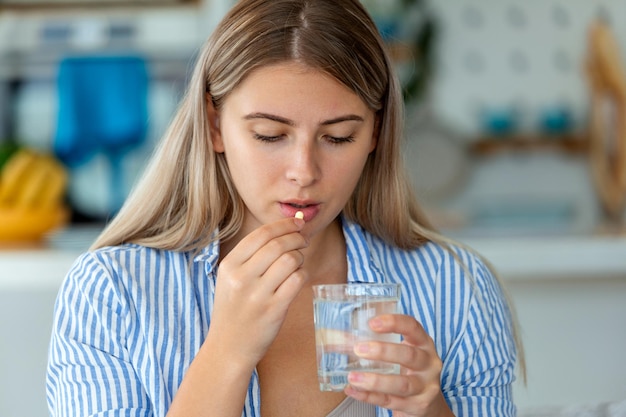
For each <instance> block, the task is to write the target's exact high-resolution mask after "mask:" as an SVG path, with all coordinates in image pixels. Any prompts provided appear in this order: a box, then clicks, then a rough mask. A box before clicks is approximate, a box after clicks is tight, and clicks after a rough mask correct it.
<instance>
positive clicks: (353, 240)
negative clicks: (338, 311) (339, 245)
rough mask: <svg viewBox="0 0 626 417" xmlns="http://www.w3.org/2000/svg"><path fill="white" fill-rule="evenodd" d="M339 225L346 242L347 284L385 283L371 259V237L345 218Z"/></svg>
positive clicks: (376, 265)
mask: <svg viewBox="0 0 626 417" xmlns="http://www.w3.org/2000/svg"><path fill="white" fill-rule="evenodd" d="M341 224H342V227H343V235H344V238H345V240H346V257H347V261H348V282H349V283H352V282H381V283H382V282H385V281H386V279H385V275H384V274H383V273H382V271H381V270H380V268H379V266H378V264H377V262H376V261H375V260H374V258H373V257H372V252H371V245H372V243H373V239H372V236H371V235H370V234H369V233H367V232H366V231H365V230H364V229H363V228H362V227H361V226H360V225H359V224H357V223H354V222H352V221H349V220H348V219H346V218H345V216H342V217H341Z"/></svg>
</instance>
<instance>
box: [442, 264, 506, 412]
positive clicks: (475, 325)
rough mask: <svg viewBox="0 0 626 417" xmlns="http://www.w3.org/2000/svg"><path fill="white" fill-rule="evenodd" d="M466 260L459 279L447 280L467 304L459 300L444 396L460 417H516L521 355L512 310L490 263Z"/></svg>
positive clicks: (456, 276)
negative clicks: (514, 386)
mask: <svg viewBox="0 0 626 417" xmlns="http://www.w3.org/2000/svg"><path fill="white" fill-rule="evenodd" d="M461 257H462V259H461V260H462V261H463V264H465V267H463V266H462V265H459V264H458V263H456V266H455V267H454V268H451V269H454V270H455V273H454V274H452V275H453V276H452V277H448V278H447V279H445V278H444V281H448V282H450V280H453V281H454V284H450V285H454V286H455V287H456V288H458V289H459V292H465V293H466V294H467V298H466V299H465V300H463V297H457V298H456V301H457V302H460V306H459V307H461V310H459V311H457V313H458V315H459V316H460V317H462V319H461V320H460V322H458V321H457V322H455V326H459V327H457V329H459V331H458V333H456V337H455V338H454V342H453V343H452V344H451V345H450V346H449V350H448V351H447V353H446V356H445V358H442V359H443V364H444V365H443V371H442V377H441V379H442V391H443V394H444V396H445V398H446V401H447V402H448V405H449V406H450V408H451V409H452V411H453V412H454V413H455V415H456V416H457V417H461V416H472V417H474V416H498V417H506V416H514V415H515V414H516V407H515V404H514V402H513V398H512V397H513V396H512V383H513V381H514V380H515V363H516V356H517V352H516V347H515V341H514V336H513V334H514V332H513V321H512V316H511V310H510V306H509V305H508V303H507V298H506V297H505V295H504V292H503V290H502V287H501V284H500V282H499V281H498V280H497V279H496V278H495V277H494V275H493V274H492V272H491V270H490V269H489V268H488V267H487V266H486V265H485V263H484V262H483V261H482V260H481V259H480V258H478V257H476V256H474V255H471V254H469V253H465V252H462V253H461ZM468 274H469V275H468ZM461 287H464V291H461V290H460V288H461ZM450 301H451V300H450Z"/></svg>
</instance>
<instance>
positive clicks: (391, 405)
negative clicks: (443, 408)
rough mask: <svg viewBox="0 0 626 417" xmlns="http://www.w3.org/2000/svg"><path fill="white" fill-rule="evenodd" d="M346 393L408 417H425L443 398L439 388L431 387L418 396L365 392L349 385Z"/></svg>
mask: <svg viewBox="0 0 626 417" xmlns="http://www.w3.org/2000/svg"><path fill="white" fill-rule="evenodd" d="M344 392H345V394H346V395H349V396H350V397H352V398H354V399H356V400H358V401H362V402H366V403H369V404H373V405H376V406H379V407H383V408H386V409H389V410H394V412H401V413H405V414H407V415H425V413H426V412H427V411H428V409H429V408H430V409H432V407H433V405H436V401H437V398H438V397H440V396H441V389H440V388H439V387H438V386H429V387H427V388H425V389H424V390H422V392H421V393H420V394H418V395H416V396H397V395H393V394H388V393H383V392H376V391H365V390H361V389H359V388H356V387H355V386H352V385H349V386H348V387H347V388H346V389H345V390H344ZM394 415H395V414H394Z"/></svg>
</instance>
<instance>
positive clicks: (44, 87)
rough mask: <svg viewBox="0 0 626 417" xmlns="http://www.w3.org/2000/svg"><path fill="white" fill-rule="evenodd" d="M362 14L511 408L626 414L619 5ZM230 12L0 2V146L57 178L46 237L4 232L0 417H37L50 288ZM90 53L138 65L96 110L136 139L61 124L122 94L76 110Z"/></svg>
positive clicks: (419, 1) (497, 1) (394, 5)
mask: <svg viewBox="0 0 626 417" xmlns="http://www.w3.org/2000/svg"><path fill="white" fill-rule="evenodd" d="M363 3H364V4H365V5H366V6H367V7H368V9H369V10H370V11H371V13H372V14H373V16H374V17H375V19H376V21H377V24H378V26H379V28H380V30H381V33H382V34H383V36H384V37H385V39H386V40H387V41H388V43H389V46H390V48H391V50H392V52H393V56H394V59H395V62H396V64H397V70H398V72H399V74H400V76H401V79H402V82H403V85H404V87H405V96H406V102H407V122H406V124H407V130H406V133H407V135H406V136H407V143H406V157H407V165H408V167H409V169H410V172H411V177H412V179H413V181H414V184H415V189H416V192H417V194H418V196H419V197H420V198H421V200H422V202H423V204H424V206H425V208H426V210H427V212H428V214H429V215H430V217H431V219H432V220H433V222H434V223H435V224H436V225H437V227H439V228H440V229H441V230H442V231H443V232H445V233H446V234H447V235H450V236H452V237H454V238H456V239H459V240H461V241H463V242H465V243H468V244H469V245H471V246H473V247H474V248H476V249H477V250H479V251H480V252H481V253H482V254H483V255H485V256H486V257H487V258H488V259H489V260H490V261H491V262H492V263H493V264H494V266H495V268H496V269H497V270H498V272H499V273H500V275H501V276H502V279H503V281H504V282H505V284H506V285H507V288H508V290H509V292H510V293H511V296H512V298H513V301H514V303H515V305H516V307H517V310H518V315H519V321H520V325H521V334H522V338H523V340H524V342H525V345H526V357H527V367H528V383H527V384H526V385H524V384H523V382H522V381H521V380H520V381H518V382H516V385H515V396H516V400H517V402H518V405H519V408H520V415H529V416H530V415H546V416H547V415H574V414H573V413H576V412H581V410H583V411H585V412H589V413H590V414H587V415H597V416H600V415H603V416H604V415H621V416H626V360H625V359H624V352H626V326H625V325H624V323H625V322H626V302H625V301H626V234H624V226H623V219H624V217H625V213H624V199H625V198H626V191H625V190H624V186H625V184H624V183H626V174H623V171H624V170H626V160H625V159H624V158H626V156H625V155H626V151H625V150H624V149H625V148H626V130H621V134H620V133H619V132H620V130H619V126H622V129H625V128H624V126H626V110H625V108H624V107H623V106H624V103H625V102H626V96H624V95H623V94H625V93H626V92H625V91H624V89H623V87H624V86H626V80H624V78H623V77H624V76H625V73H624V72H623V68H624V67H626V25H624V24H623V22H624V17H625V16H626V0H596V1H588V0H530V1H521V0H481V1H471V0H437V1H435V0H430V1H427V0H367V1H365V0H364V1H363ZM231 4H232V1H231V0H126V1H122V0H65V1H55V0H37V1H35V0H33V1H30V0H0V146H1V145H3V144H4V145H7V144H11V145H12V146H14V145H17V146H19V147H27V148H29V149H33V150H36V151H38V152H42V153H52V154H55V155H56V157H57V158H58V159H59V160H60V161H61V162H62V163H63V166H64V169H65V170H66V171H67V173H68V185H67V193H66V198H65V199H64V205H67V207H68V212H67V216H66V217H65V218H64V221H63V225H62V226H61V227H58V228H56V229H55V230H52V231H50V232H49V233H46V234H44V235H42V236H41V237H40V238H39V239H22V240H20V239H13V240H10V239H5V241H1V239H0V416H2V417H18V416H19V417H34V416H42V415H46V406H45V392H44V372H45V363H46V351H47V343H48V338H49V333H50V324H51V320H52V308H53V304H54V298H55V295H56V291H57V289H58V286H59V284H60V282H61V280H62V279H63V276H64V274H65V272H66V271H67V269H68V268H69V267H70V265H71V263H72V262H73V260H74V259H75V258H76V256H77V255H78V254H79V253H80V252H81V251H83V250H85V249H86V248H87V247H88V246H89V243H90V242H91V240H92V239H93V238H94V237H95V235H96V234H97V232H98V231H99V230H100V229H101V228H102V226H103V224H104V223H105V222H106V221H107V219H108V218H110V216H111V215H112V214H113V213H114V212H115V209H116V208H117V207H118V205H119V199H120V198H122V199H123V197H124V196H125V195H126V193H127V192H128V190H129V189H130V188H131V187H132V184H133V183H134V181H135V180H136V179H137V176H138V175H139V173H140V172H141V170H142V169H143V167H144V166H145V162H146V160H147V158H148V157H149V155H150V154H151V152H152V150H153V148H154V145H155V143H156V142H157V141H158V139H159V137H160V135H161V134H162V133H163V131H164V129H165V128H166V126H167V124H168V122H169V120H170V118H171V116H172V114H173V112H174V111H175V109H176V106H177V103H178V100H179V99H180V97H181V94H182V93H183V89H184V87H185V84H186V81H187V79H188V77H189V75H190V70H191V68H192V66H193V62H194V57H195V54H196V51H197V50H198V48H199V46H200V45H201V44H202V42H203V41H204V40H205V38H206V37H207V36H208V35H209V34H210V32H211V31H212V29H213V27H214V26H215V24H216V23H217V21H219V19H220V18H221V17H222V15H223V14H224V13H225V11H226V10H227V9H228V8H229V7H230V5H231ZM599 22H602V23H599ZM593 25H601V28H602V30H604V32H602V31H601V32H602V33H601V35H602V36H600V35H598V37H597V38H596V37H594V36H592V35H591V33H592V30H591V28H592V27H594V26H593ZM607 33H609V34H610V35H611V36H612V38H608V40H607ZM94 58H97V59H102V58H105V59H108V60H109V61H107V62H111V61H115V60H118V59H120V60H123V59H130V60H132V61H133V62H134V64H138V65H136V66H135V67H133V68H134V70H130V69H128V68H129V67H124V68H125V69H121V70H120V68H122V67H117V69H116V70H111V71H103V74H108V75H107V76H108V77H111V74H117V75H115V76H117V77H121V79H127V80H128V79H132V80H135V81H134V82H133V83H131V84H130V85H129V86H127V88H126V89H125V92H126V93H127V94H130V95H127V96H124V97H126V98H125V99H124V101H123V104H122V105H119V104H117V105H111V108H109V109H108V110H106V111H104V113H105V114H108V115H109V116H110V117H111V120H119V119H120V118H123V117H125V116H127V118H128V119H129V120H130V121H129V122H128V123H132V121H133V120H134V121H135V122H136V121H137V120H140V121H143V122H144V123H140V125H141V126H140V128H139V129H135V130H132V129H131V131H132V132H133V133H132V134H130V133H129V134H127V135H126V136H124V135H120V136H119V137H116V136H115V135H114V134H109V136H106V135H103V136H102V138H101V139H99V141H93V140H92V141H89V140H85V141H82V140H78V139H77V138H82V136H81V135H80V132H81V129H87V131H89V128H86V127H85V126H83V125H80V124H77V123H76V122H75V121H74V122H72V121H68V119H66V118H64V117H65V116H64V114H65V113H64V111H66V110H64V106H68V105H78V106H79V107H82V106H84V109H86V110H85V111H88V110H89V109H90V108H91V107H90V106H94V105H95V104H94V103H99V102H104V101H105V100H98V98H99V97H105V96H106V97H108V100H110V102H112V103H115V100H116V99H117V98H119V97H117V98H116V95H115V94H116V93H115V92H113V90H112V89H111V88H110V87H109V85H114V84H107V82H110V80H109V81H106V80H105V79H104V78H102V79H101V81H102V82H101V84H98V85H97V86H93V85H90V86H89V87H84V85H83V90H81V91H83V93H84V94H83V96H82V97H81V98H80V99H77V100H78V101H76V102H73V101H72V100H73V99H75V98H76V96H80V93H76V90H72V88H75V85H73V84H72V82H74V81H76V80H79V79H82V78H81V77H85V74H84V73H80V68H81V67H80V65H76V63H77V62H78V63H79V64H80V63H81V62H82V63H83V64H84V63H85V62H92V63H93V62H94V61H97V59H95V60H94ZM90 60H91V61H90ZM72 65H75V66H74V67H72ZM65 66H67V67H65ZM76 68H78V69H76ZM82 68H83V70H84V68H85V67H84V66H83V67H82ZM137 68H138V70H137ZM607 68H608V69H607ZM72 71H78V72H72ZM94 71H96V70H94ZM99 71H102V69H100V70H99ZM116 71H118V72H116ZM119 71H121V72H119ZM125 71H128V72H125ZM133 71H134V72H133ZM607 74H608V75H607ZM129 77H134V78H129ZM86 79H87V78H85V80H86ZM112 79H113V80H115V79H114V77H113V78H112ZM118 80H119V79H118ZM598 80H599V81H598ZM83 81H84V80H83ZM86 82H87V84H85V85H89V81H86ZM92 84H93V83H92ZM137 86H139V87H141V86H145V88H136V87H137ZM131 90H132V92H130V91H131ZM101 94H102V95H101ZM131 102H133V103H137V106H136V107H133V108H131V107H129V108H128V109H126V108H125V107H124V105H125V104H128V103H131ZM68 103H69V104H68ZM103 106H104V105H103ZM129 114H133V115H134V116H135V119H132V118H131V117H130V116H128V115H129ZM124 120H126V119H124ZM72 123H74V124H76V125H74V124H72ZM620 123H622V124H621V125H620ZM97 124H102V125H103V126H104V127H103V129H105V130H106V126H107V122H106V120H100V119H99V120H97V121H93V122H90V126H91V127H93V126H94V125H97ZM111 124H112V125H115V122H111ZM616 126H617V127H616ZM120 129H122V130H123V128H120ZM77 132H78V133H77ZM89 132H90V134H92V133H93V132H91V131H89ZM111 132H113V133H114V132H115V129H113V128H111ZM109 133H110V132H109ZM95 136H97V135H96V134H94V136H93V137H95ZM122 136H123V137H122ZM1 215H2V208H1V207H0V236H1V235H2V228H3V227H4V226H7V225H8V223H9V221H8V220H6V219H3V218H2V217H1ZM3 222H4V223H5V224H4V226H3V225H2V223H3ZM11 223H12V224H16V223H13V222H11ZM31 223H32V222H31ZM25 227H26V226H25ZM18 232H19V230H18ZM13 233H17V232H15V231H13ZM18 235H19V233H18ZM542 413H544V414H542ZM559 413H560V414H559ZM603 413H604V414H603ZM611 413H613V414H611Z"/></svg>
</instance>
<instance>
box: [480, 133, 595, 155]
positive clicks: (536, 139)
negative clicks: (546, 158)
mask: <svg viewBox="0 0 626 417" xmlns="http://www.w3.org/2000/svg"><path fill="white" fill-rule="evenodd" d="M588 149H589V141H588V140H587V138H586V137H584V136H579V135H559V136H532V135H513V136H502V137H499V136H483V137H479V138H477V140H476V141H474V142H473V143H472V144H470V151H471V152H472V153H474V154H477V155H490V154H494V153H499V152H511V151H514V152H519V151H525V152H528V151H531V152H537V151H558V152H564V153H568V154H580V155H584V154H586V153H587V151H588Z"/></svg>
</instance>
